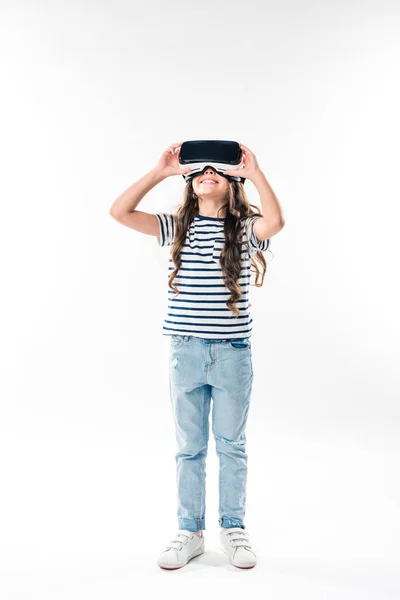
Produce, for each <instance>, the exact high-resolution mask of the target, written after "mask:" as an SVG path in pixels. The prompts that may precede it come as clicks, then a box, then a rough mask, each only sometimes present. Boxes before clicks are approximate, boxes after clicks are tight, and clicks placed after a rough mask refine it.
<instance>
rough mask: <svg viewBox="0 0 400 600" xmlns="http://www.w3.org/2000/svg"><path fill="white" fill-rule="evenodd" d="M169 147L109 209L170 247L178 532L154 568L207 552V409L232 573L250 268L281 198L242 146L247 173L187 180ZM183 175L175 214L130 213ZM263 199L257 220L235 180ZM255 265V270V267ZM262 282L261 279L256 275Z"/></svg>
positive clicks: (239, 513)
mask: <svg viewBox="0 0 400 600" xmlns="http://www.w3.org/2000/svg"><path fill="white" fill-rule="evenodd" d="M180 146H181V144H180V143H177V144H172V145H171V146H169V147H168V148H167V149H166V150H165V151H164V152H163V154H162V156H161V158H160V160H159V161H158V163H157V164H156V166H155V167H154V168H153V169H152V170H151V171H150V172H149V173H147V174H146V175H145V176H144V177H142V178H141V179H140V180H139V181H137V182H136V183H134V184H133V185H132V186H131V187H129V188H128V189H127V190H126V191H125V192H123V194H121V196H120V197H119V198H117V200H116V201H115V202H114V204H113V205H112V207H111V210H110V213H111V215H112V216H113V217H114V218H115V219H116V220H117V221H118V222H120V223H122V224H123V225H126V226H127V227H131V228H132V229H135V230H136V231H140V232H141V233H145V234H148V235H154V236H156V237H157V242H158V244H159V245H160V246H171V251H170V258H169V277H168V286H169V288H170V289H169V290H168V300H169V305H168V313H167V316H166V318H165V322H164V325H163V334H164V335H168V336H170V358H169V373H170V377H169V379H170V399H171V406H172V410H173V417H174V423H175V433H176V441H177V453H176V455H175V460H176V481H177V516H178V527H179V531H178V533H177V535H176V536H175V537H174V539H173V540H172V541H171V542H170V543H169V544H168V545H167V546H166V547H165V549H164V550H163V552H162V553H161V554H160V555H159V557H158V561H157V563H158V565H159V566H160V567H161V568H166V569H177V568H180V567H183V566H184V565H185V564H187V562H188V561H189V560H190V559H192V558H193V557H194V556H198V555H199V554H202V553H203V552H204V536H203V530H204V529H205V528H206V526H205V478H206V471H205V465H206V455H207V448H208V438H209V412H210V404H211V398H212V400H213V410H212V431H213V435H214V438H215V442H216V451H217V455H218V457H219V516H220V518H219V521H218V522H219V525H220V547H221V549H222V550H223V551H224V552H225V553H226V554H227V556H228V557H229V559H230V561H231V563H232V564H233V565H234V566H236V567H239V568H250V567H254V565H255V564H256V555H255V553H254V551H253V550H252V547H251V542H250V539H249V534H248V531H247V530H246V529H245V525H244V515H245V504H246V482H247V454H246V433H245V430H246V421H247V415H248V410H249V405H250V397H251V389H252V383H253V367H252V355H251V341H250V337H251V332H252V318H251V316H250V312H249V306H250V304H249V286H250V277H251V271H250V267H251V265H253V266H254V267H255V273H256V278H255V285H256V286H257V287H260V286H261V285H262V284H263V281H264V275H265V272H266V261H265V258H264V256H263V254H262V253H263V252H264V251H266V250H267V249H268V248H269V246H270V239H271V237H272V236H274V235H276V234H277V233H278V232H279V231H280V230H281V229H282V228H283V226H284V221H283V218H282V215H281V211H280V208H279V204H278V201H277V199H276V196H275V194H274V193H273V191H272V189H271V187H270V186H269V184H268V182H267V180H266V178H265V176H264V174H263V172H262V171H261V169H260V167H259V165H258V162H257V160H256V157H255V156H254V154H253V153H252V152H251V151H250V150H249V149H248V148H247V147H246V146H244V145H242V144H240V147H241V149H242V152H243V164H244V168H241V169H233V170H229V171H225V172H224V173H223V174H219V173H217V172H216V171H215V170H214V169H213V168H212V167H206V168H205V169H204V170H203V172H202V173H197V174H196V175H195V176H193V177H188V174H189V173H190V168H182V167H181V166H180V165H179V162H178V156H179V150H180ZM173 175H186V177H185V179H187V181H186V188H185V190H184V200H183V203H182V205H181V206H180V207H179V209H178V210H177V212H176V214H171V213H164V212H160V213H156V214H148V213H145V212H141V211H138V210H136V207H137V205H138V204H139V202H140V201H141V200H142V198H143V197H144V196H145V195H146V194H147V193H148V192H149V191H150V190H151V189H152V188H153V187H154V186H155V185H156V184H158V183H160V182H161V181H163V180H164V179H165V178H166V177H170V176H173ZM235 175H236V176H237V175H238V176H240V177H244V178H246V179H249V180H250V181H252V183H253V184H254V185H255V186H256V188H257V190H258V192H259V193H260V199H261V203H262V209H263V214H261V213H260V212H258V211H255V210H253V208H252V205H250V203H249V201H248V199H247V196H246V193H245V190H244V187H243V183H242V182H238V181H236V180H234V179H232V178H231V177H230V176H235ZM255 259H257V260H258V261H259V263H260V265H261V267H262V272H261V274H260V270H259V268H258V266H257V264H256V263H255ZM259 277H261V282H260V283H258V279H259Z"/></svg>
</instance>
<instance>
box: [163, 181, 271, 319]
mask: <svg viewBox="0 0 400 600" xmlns="http://www.w3.org/2000/svg"><path fill="white" fill-rule="evenodd" d="M253 208H255V210H253ZM219 210H221V211H222V214H225V215H226V218H225V221H224V232H225V246H224V248H223V249H222V250H221V256H220V263H221V268H222V277H223V280H224V283H225V285H226V287H227V288H228V289H229V291H230V292H231V295H230V297H229V298H228V300H227V301H226V305H227V307H228V308H229V309H230V310H232V311H233V312H234V313H235V318H236V317H238V316H239V309H238V308H237V307H236V306H234V303H235V302H237V301H238V300H239V299H240V298H241V296H242V293H243V289H242V288H241V286H240V284H239V283H238V281H239V277H240V271H241V260H240V259H241V252H242V239H241V232H242V227H241V222H240V220H241V219H243V218H245V217H250V216H254V215H257V216H260V217H262V215H261V213H260V212H259V211H258V210H257V209H256V207H254V205H252V204H250V202H249V200H248V198H247V195H246V192H245V190H244V187H243V183H242V182H238V181H234V180H232V181H230V182H229V189H228V192H227V196H226V202H225V204H224V205H223V206H222V207H221V208H220V209H219ZM198 212H199V202H198V197H197V195H196V193H195V191H194V189H193V184H192V180H190V181H189V182H188V183H187V184H186V187H185V190H184V200H183V204H182V205H181V206H180V207H179V208H178V210H177V212H176V213H175V214H174V225H175V236H174V242H173V245H172V248H171V257H172V261H173V264H174V267H175V268H174V269H173V271H172V272H171V275H170V276H169V279H168V285H169V287H170V288H171V289H172V290H174V292H176V294H179V289H178V288H177V287H176V284H174V283H173V281H174V279H175V277H176V275H177V273H178V271H179V269H180V267H181V264H182V261H181V256H180V253H181V249H182V248H183V246H184V244H185V241H186V234H187V230H188V228H189V226H190V223H191V222H192V220H193V218H194V217H195V215H196V214H198ZM256 260H258V261H259V263H260V264H261V271H260V269H259V266H258V265H257V262H256ZM251 267H254V270H253V271H252V270H251ZM266 270H267V263H266V261H265V258H264V256H263V253H262V252H261V251H257V252H256V253H255V254H254V255H253V257H252V260H251V266H250V275H251V273H255V274H256V277H255V282H254V285H255V286H256V287H261V286H262V285H263V283H264V276H265V273H266ZM260 277H261V281H260V282H259V281H258V280H259V278H260ZM249 306H251V304H250V305H249Z"/></svg>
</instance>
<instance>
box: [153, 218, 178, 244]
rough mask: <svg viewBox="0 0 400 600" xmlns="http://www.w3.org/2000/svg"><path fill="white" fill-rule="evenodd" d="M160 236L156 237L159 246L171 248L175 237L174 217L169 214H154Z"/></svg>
mask: <svg viewBox="0 0 400 600" xmlns="http://www.w3.org/2000/svg"><path fill="white" fill-rule="evenodd" d="M156 217H157V219H158V225H159V228H160V235H158V236H157V242H158V245H159V246H171V245H172V244H173V241H174V237H175V222H174V217H173V215H172V214H170V213H156Z"/></svg>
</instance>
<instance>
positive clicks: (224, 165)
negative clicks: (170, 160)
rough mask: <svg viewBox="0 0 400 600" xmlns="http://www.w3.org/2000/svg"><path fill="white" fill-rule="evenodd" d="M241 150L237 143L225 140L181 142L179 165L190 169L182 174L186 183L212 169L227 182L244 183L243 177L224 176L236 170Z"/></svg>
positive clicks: (239, 162) (240, 157) (239, 161)
mask: <svg viewBox="0 0 400 600" xmlns="http://www.w3.org/2000/svg"><path fill="white" fill-rule="evenodd" d="M242 155H243V152H242V149H241V147H240V145H239V144H238V142H231V141H225V140H190V141H187V142H183V144H182V146H181V148H180V151H179V164H180V165H182V166H184V167H189V168H190V173H186V174H182V177H183V178H184V180H185V181H186V182H188V181H190V180H191V179H193V177H196V176H197V175H201V174H202V173H204V171H205V170H206V169H207V167H212V168H213V169H214V170H215V171H216V172H217V173H218V175H222V176H223V177H226V178H227V179H228V180H229V181H241V182H242V183H244V182H245V181H246V178H245V177H237V176H236V175H225V173H224V171H225V170H230V169H238V168H240V165H241V162H242Z"/></svg>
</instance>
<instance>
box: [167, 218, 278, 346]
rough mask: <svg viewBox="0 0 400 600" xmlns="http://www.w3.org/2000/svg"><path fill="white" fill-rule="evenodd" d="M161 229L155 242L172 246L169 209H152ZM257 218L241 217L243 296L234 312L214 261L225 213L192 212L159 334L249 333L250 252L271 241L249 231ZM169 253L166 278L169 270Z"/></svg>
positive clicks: (211, 336) (214, 336)
mask: <svg viewBox="0 0 400 600" xmlns="http://www.w3.org/2000/svg"><path fill="white" fill-rule="evenodd" d="M156 216H157V218H158V221H159V227H160V234H159V236H158V237H157V242H158V245H159V246H171V245H172V243H173V241H174V235H175V223H174V219H173V215H172V214H171V213H156ZM259 218H260V217H258V216H250V217H246V218H243V219H242V220H241V223H242V233H243V237H242V253H241V263H242V268H241V272H240V278H239V284H240V285H241V287H242V288H243V295H242V297H241V299H240V300H238V301H237V302H236V303H235V306H237V308H238V309H239V311H240V313H239V316H238V317H236V318H235V315H234V313H233V312H232V311H231V310H230V309H229V308H228V307H227V305H226V301H227V300H228V298H229V297H230V294H231V292H230V291H229V288H227V287H226V286H225V284H224V281H223V278H222V269H221V265H220V263H219V257H220V254H221V250H222V249H223V247H224V239H225V236H224V220H225V219H224V218H219V217H205V216H203V215H199V214H197V215H196V216H195V217H194V218H193V219H192V222H191V224H190V226H189V228H188V231H187V233H186V240H185V245H184V246H183V247H182V249H181V260H182V265H181V267H180V269H179V272H178V273H177V275H176V276H175V279H174V284H176V287H177V288H178V289H179V291H180V293H179V294H178V295H176V294H175V292H174V291H173V290H171V289H170V288H169V286H168V284H167V288H168V312H167V316H166V318H165V321H164V325H163V335H173V334H175V335H191V336H195V337H201V338H208V339H224V338H245V337H250V336H251V331H252V325H251V323H252V321H253V319H252V317H251V315H250V311H249V290H250V277H251V274H250V263H251V256H252V255H253V254H255V252H257V251H258V250H261V251H265V250H267V249H268V248H269V245H270V240H269V239H268V240H259V239H258V238H257V237H256V235H255V233H254V229H253V227H254V223H255V221H256V220H257V219H259ZM174 268H175V267H174V264H173V261H172V257H171V256H170V258H169V267H168V277H167V281H168V278H169V276H170V275H171V272H172V271H173V270H174Z"/></svg>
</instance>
